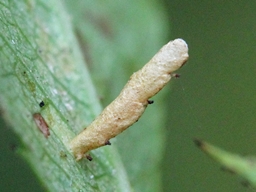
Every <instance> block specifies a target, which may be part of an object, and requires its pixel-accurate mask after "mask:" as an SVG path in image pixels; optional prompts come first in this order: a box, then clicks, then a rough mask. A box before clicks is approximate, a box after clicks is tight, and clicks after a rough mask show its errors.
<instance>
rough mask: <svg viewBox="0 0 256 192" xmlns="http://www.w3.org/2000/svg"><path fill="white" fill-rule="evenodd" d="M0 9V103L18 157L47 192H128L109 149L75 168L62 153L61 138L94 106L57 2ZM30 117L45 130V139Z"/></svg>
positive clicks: (64, 142)
mask: <svg viewBox="0 0 256 192" xmlns="http://www.w3.org/2000/svg"><path fill="white" fill-rule="evenodd" d="M0 6H1V7H0V34H1V35H0V47H1V51H0V58H1V65H0V67H1V70H0V83H1V87H0V92H1V96H0V101H1V108H2V113H3V115H4V118H5V120H6V122H8V123H9V124H10V126H11V127H12V128H13V129H14V131H15V132H16V133H17V134H18V135H19V136H20V138H21V140H22V142H23V143H24V146H25V147H20V148H18V152H19V153H20V154H21V155H22V156H23V157H24V158H25V159H26V160H27V161H28V162H29V163H30V164H31V166H32V168H33V169H34V171H35V172H36V174H37V176H38V177H39V179H40V180H41V182H42V183H43V184H44V185H45V186H46V188H47V189H48V190H49V191H79V190H80V191H84V190H86V191H130V186H129V182H128V180H127V177H126V173H125V170H124V169H123V166H122V163H121V161H120V158H119V156H118V154H117V152H116V149H115V147H108V148H102V149H99V150H97V152H92V156H93V157H94V160H93V161H92V162H89V161H87V160H83V161H81V162H79V163H78V162H76V161H75V160H74V157H73V155H72V154H71V153H70V151H69V148H68V144H69V141H70V140H71V139H72V138H73V137H74V136H75V135H76V134H77V133H79V132H80V131H81V130H82V129H83V128H84V127H86V126H87V125H88V124H89V123H90V122H91V121H92V120H93V119H94V118H95V116H96V115H97V114H99V113H100V111H101V107H100V105H99V102H98V99H97V95H96V92H95V89H94V87H93V86H92V82H91V79H90V77H89V73H88V71H87V69H86V67H85V63H84V61H83V59H82V56H81V54H80V51H79V48H78V46H77V41H76V39H75V37H74V34H73V32H72V26H71V22H70V18H69V16H68V14H67V12H66V11H65V8H64V5H63V4H62V1H58V0H54V1H49V0H48V1H42V0H38V1H33V0H27V1H15V2H14V1H10V0H3V1H1V3H0ZM41 101H44V103H45V106H43V107H42V108H40V107H39V103H40V102H41ZM34 113H40V114H41V115H42V117H43V118H44V119H45V121H46V122H47V124H48V125H49V129H50V136H49V137H48V139H46V138H45V137H44V135H43V134H42V133H41V132H40V131H39V130H38V128H37V127H36V124H35V122H34V120H33V114H34Z"/></svg>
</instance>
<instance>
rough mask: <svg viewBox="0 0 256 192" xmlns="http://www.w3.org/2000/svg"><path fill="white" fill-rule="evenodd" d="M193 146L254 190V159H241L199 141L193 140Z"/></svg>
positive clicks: (255, 179)
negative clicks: (239, 177)
mask: <svg viewBox="0 0 256 192" xmlns="http://www.w3.org/2000/svg"><path fill="white" fill-rule="evenodd" d="M195 144H196V145H197V146H198V147H199V148H200V149H201V150H202V151H204V152H205V153H206V154H207V155H209V156H210V157H211V158H213V159H214V160H215V161H217V162H218V163H220V164H221V165H222V167H223V169H224V170H227V171H228V172H231V173H235V174H237V175H239V176H241V177H242V178H243V179H244V180H245V181H246V182H245V183H248V184H250V185H251V186H252V187H254V188H256V158H255V157H242V156H240V155H237V154H233V153H230V152H227V151H224V150H222V149H220V148H218V147H215V146H213V145H211V144H209V143H207V142H205V141H201V140H195Z"/></svg>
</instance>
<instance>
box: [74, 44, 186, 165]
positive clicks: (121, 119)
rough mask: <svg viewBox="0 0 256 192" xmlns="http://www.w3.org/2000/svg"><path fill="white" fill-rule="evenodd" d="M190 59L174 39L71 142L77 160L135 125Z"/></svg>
mask: <svg viewBox="0 0 256 192" xmlns="http://www.w3.org/2000/svg"><path fill="white" fill-rule="evenodd" d="M187 59H188V47H187V44H186V42H185V41H184V40H182V39H175V40H174V41H170V42H169V43H168V44H166V45H164V46H163V47H162V48H161V50H160V51H159V52H158V53H157V54H156V55H155V56H154V57H153V58H152V59H151V60H150V61H149V62H148V63H147V64H146V65H145V66H144V67H143V68H142V69H141V70H139V71H137V72H136V73H134V74H133V75H132V76H131V77H130V80H129V81H128V83H127V84H126V85H125V87H124V88H123V90H122V91H121V93H120V95H119V96H118V97H117V98H116V99H115V100H114V101H113V102H112V103H110V104H109V105H108V106H107V107H106V108H105V109H104V110H103V111H102V113H101V114H100V115H99V116H98V117H97V118H96V119H95V120H94V121H93V122H92V123H91V125H89V126H88V127H87V128H86V129H85V130H84V131H82V132H81V133H80V134H79V135H78V136H76V137H75V138H74V139H73V140H72V141H71V143H70V147H71V150H72V152H73V154H74V156H75V157H76V159H77V160H80V159H82V158H83V156H84V154H85V153H87V152H88V151H90V150H92V149H95V148H98V147H101V146H104V145H106V143H107V142H108V141H109V139H111V138H113V137H115V136H116V135H118V134H119V133H121V132H123V131H124V130H125V129H127V128H128V127H129V126H131V125H132V124H133V123H135V122H136V121H137V120H138V119H139V118H140V117H141V115H142V114H143V112H144V111H145V109H146V107H147V105H148V99H149V98H151V97H152V96H154V95H155V94H156V93H158V92H159V91H160V90H161V89H162V88H163V86H164V85H165V84H166V83H167V82H168V81H169V80H170V79H171V73H173V72H174V71H176V70H177V69H179V68H180V67H181V66H182V65H183V64H184V63H185V62H186V61H187Z"/></svg>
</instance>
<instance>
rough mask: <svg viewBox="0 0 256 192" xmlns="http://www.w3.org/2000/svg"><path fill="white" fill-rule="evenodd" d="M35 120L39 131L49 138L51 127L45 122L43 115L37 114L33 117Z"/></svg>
mask: <svg viewBox="0 0 256 192" xmlns="http://www.w3.org/2000/svg"><path fill="white" fill-rule="evenodd" d="M33 118H34V121H35V123H36V125H37V127H38V129H39V130H40V131H41V132H42V133H43V134H44V136H45V138H48V136H49V135H50V131H49V126H48V125H47V123H46V122H45V120H44V118H43V117H42V115H41V114H40V113H35V114H34V115H33Z"/></svg>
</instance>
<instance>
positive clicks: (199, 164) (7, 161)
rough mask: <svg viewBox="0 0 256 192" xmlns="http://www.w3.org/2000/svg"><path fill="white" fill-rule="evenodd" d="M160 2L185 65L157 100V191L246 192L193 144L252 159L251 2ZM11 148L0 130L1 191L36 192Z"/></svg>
mask: <svg viewBox="0 0 256 192" xmlns="http://www.w3.org/2000/svg"><path fill="white" fill-rule="evenodd" d="M159 3H162V4H163V7H164V8H163V9H161V13H159V14H163V15H165V17H166V19H167V22H168V23H169V26H166V28H167V29H168V30H166V31H163V32H161V33H163V34H164V35H165V36H166V37H168V38H166V42H167V41H168V40H169V39H174V38H177V37H181V38H183V39H185V40H186V42H187V43H188V45H189V55H190V58H189V61H188V62H187V64H186V65H185V66H184V67H183V68H182V69H181V70H179V71H178V73H180V74H181V78H180V79H177V80H175V81H173V84H172V87H170V86H168V87H167V89H168V88H169V89H170V88H171V91H170V93H168V94H167V96H164V98H165V100H164V101H165V102H166V104H165V105H164V107H165V111H166V114H165V115H166V116H167V117H168V121H164V122H163V123H164V124H165V125H166V127H165V136H166V138H165V142H166V144H165V149H164V158H163V160H162V162H161V167H160V168H161V170H162V179H163V184H162V185H163V189H164V191H175V192H187V191H188V192H189V191H195V192H201V191H212V192H215V191H218V192H221V191H223V192H224V191H225V192H226V191H231V192H240V191H250V190H249V189H247V188H244V187H243V186H242V185H241V184H240V183H239V182H240V181H242V180H241V179H239V178H237V177H236V176H233V175H230V174H228V173H224V172H222V171H220V168H219V165H218V164H217V163H215V162H213V161H212V160H211V159H209V158H208V157H207V156H205V155H204V154H203V153H202V152H201V151H199V150H198V149H197V148H196V147H195V146H194V144H193V142H192V140H193V138H201V139H204V140H207V141H209V142H211V143H213V144H216V145H217V146H220V147H223V148H224V149H226V150H229V151H233V152H236V153H240V154H254V153H255V150H254V149H255V146H256V143H255V128H254V126H255V117H254V112H255V110H256V97H255V95H256V86H255V85H254V81H255V80H254V78H255V74H256V65H255V60H256V58H255V57H256V56H255V55H256V54H255V53H254V52H255V43H254V40H255V28H256V26H255V19H256V13H255V9H256V2H255V1H189V0H185V1H178V0H173V1H161V2H159ZM127 9H129V7H127ZM163 12H164V13H163ZM143 19H145V18H143ZM147 22H149V23H150V20H148V21H147ZM169 29H170V30H169ZM138 30H139V29H138ZM148 41H150V39H149V40H148ZM161 43H163V42H161ZM159 44H160V43H159ZM122 83H123V82H122V81H120V82H118V83H117V84H122ZM116 92H118V90H116ZM111 97H112V96H111ZM108 99H109V100H110V98H108ZM112 99H113V97H112ZM157 102H158V101H157V100H156V104H155V105H157ZM103 103H104V101H103ZM106 103H107V102H106ZM103 105H104V104H103ZM163 119H165V118H163ZM134 131H136V130H135V129H133V130H132V132H134ZM128 134H129V133H128ZM141 137H146V136H144V135H141ZM17 143H18V141H17V139H15V136H14V135H13V134H12V132H11V130H10V129H9V128H8V127H5V126H4V124H3V123H1V145H0V152H1V158H0V161H1V170H0V177H1V182H0V189H5V191H30V190H29V189H28V185H29V188H30V189H31V191H34V190H35V189H36V190H37V191H39V190H40V189H41V188H40V184H37V183H36V179H35V175H34V174H33V173H30V174H29V167H28V166H27V165H26V164H25V163H24V162H23V161H22V160H20V158H19V157H18V156H17V155H15V154H13V152H12V151H13V146H15V145H17ZM160 159H161V158H160ZM126 161H133V158H132V157H131V159H127V160H126ZM142 168H143V165H142ZM41 191H44V190H43V189H42V190H41Z"/></svg>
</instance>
